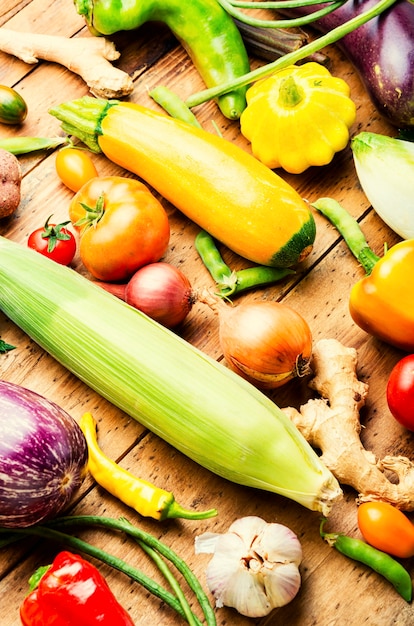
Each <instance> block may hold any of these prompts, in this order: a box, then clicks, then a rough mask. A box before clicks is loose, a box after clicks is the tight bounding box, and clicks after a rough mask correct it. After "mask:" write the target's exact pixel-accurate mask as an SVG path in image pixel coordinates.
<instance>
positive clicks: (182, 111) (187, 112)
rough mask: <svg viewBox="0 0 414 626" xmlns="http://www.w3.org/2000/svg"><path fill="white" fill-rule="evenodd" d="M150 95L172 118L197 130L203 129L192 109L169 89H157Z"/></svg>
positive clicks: (160, 87)
mask: <svg viewBox="0 0 414 626" xmlns="http://www.w3.org/2000/svg"><path fill="white" fill-rule="evenodd" d="M149 95H150V96H151V98H152V99H153V100H154V101H155V102H156V103H157V104H159V105H160V106H161V107H162V108H163V109H164V110H165V111H166V112H167V113H169V114H170V115H171V117H174V118H176V119H177V120H181V121H182V122H187V124H191V125H192V126H196V127H197V128H201V124H200V123H199V121H198V120H197V118H196V116H195V115H194V113H193V112H192V111H191V109H189V108H188V106H187V105H186V104H185V102H184V101H183V100H181V98H179V97H178V96H177V95H176V94H175V93H173V92H172V91H171V90H170V89H168V88H167V87H162V86H159V87H156V88H155V89H153V90H152V91H150V92H149Z"/></svg>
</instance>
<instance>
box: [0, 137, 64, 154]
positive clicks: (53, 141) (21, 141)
mask: <svg viewBox="0 0 414 626" xmlns="http://www.w3.org/2000/svg"><path fill="white" fill-rule="evenodd" d="M68 143H70V139H69V138H68V137H53V138H50V137H12V138H11V139H1V140H0V148H2V149H3V150H7V152H11V153H12V154H29V153H30V152H36V151H37V150H49V149H50V148H57V147H58V146H62V145H64V144H68Z"/></svg>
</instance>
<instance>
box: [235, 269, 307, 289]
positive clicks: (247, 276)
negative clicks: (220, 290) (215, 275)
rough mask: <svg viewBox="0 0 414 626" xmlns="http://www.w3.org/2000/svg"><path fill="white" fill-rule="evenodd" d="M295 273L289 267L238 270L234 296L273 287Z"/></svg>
mask: <svg viewBox="0 0 414 626" xmlns="http://www.w3.org/2000/svg"><path fill="white" fill-rule="evenodd" d="M295 273H296V272H295V271H294V270H291V269H289V268H287V267H268V266H267V265H257V266H256V267H248V268H246V269H243V270H238V271H237V272H236V278H237V281H236V287H235V289H234V292H233V295H234V294H238V293H241V292H242V291H247V290H248V289H254V288H257V287H265V286H266V285H273V284H274V283H277V282H279V280H282V278H285V277H286V276H291V275H292V274H295ZM223 295H225V294H223Z"/></svg>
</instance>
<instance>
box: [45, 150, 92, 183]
mask: <svg viewBox="0 0 414 626" xmlns="http://www.w3.org/2000/svg"><path fill="white" fill-rule="evenodd" d="M55 167H56V173H57V175H58V176H59V178H60V180H61V181H62V183H63V184H64V185H66V187H68V188H69V189H71V190H72V191H75V192H77V191H79V189H80V188H81V187H82V186H83V185H84V184H85V183H87V182H88V181H89V180H91V178H95V177H96V176H98V171H97V169H96V167H95V164H94V162H93V161H92V159H91V157H90V156H89V154H88V152H86V151H85V150H80V149H77V148H63V149H62V150H59V152H58V153H57V155H56V161H55Z"/></svg>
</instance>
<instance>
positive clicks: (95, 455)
mask: <svg viewBox="0 0 414 626" xmlns="http://www.w3.org/2000/svg"><path fill="white" fill-rule="evenodd" d="M79 425H80V427H81V429H82V432H83V434H84V435H85V439H86V442H87V444H88V453H89V459H88V470H89V472H90V473H91V475H92V476H93V478H94V479H95V480H96V482H97V483H98V485H100V486H101V487H103V488H104V489H106V491H108V492H109V493H110V494H112V495H113V496H115V497H116V498H118V500H120V501H121V502H123V503H124V504H126V505H127V506H130V507H131V508H133V509H135V511H137V513H139V514H140V515H142V516H143V517H152V518H153V519H156V520H159V521H161V520H165V519H173V518H178V517H181V518H184V519H207V518H209V517H213V516H215V515H217V510H216V509H210V510H208V511H204V512H197V511H189V510H186V509H184V508H182V507H181V506H180V505H179V504H178V503H177V502H176V500H175V498H174V495H173V494H172V493H171V492H169V491H165V490H164V489H160V488H159V487H156V486H155V485H152V484H151V483H150V482H148V481H146V480H143V479H142V478H138V477H136V476H134V475H133V474H131V473H130V472H128V471H127V470H124V469H123V468H121V467H120V466H119V465H118V464H117V463H115V462H114V461H112V460H111V459H109V458H108V457H107V456H106V455H105V454H104V453H103V451H102V450H101V449H100V448H99V446H98V441H97V434H96V427H97V425H96V421H95V419H94V418H93V416H92V415H91V413H85V414H84V415H83V416H82V417H81V419H80V422H79Z"/></svg>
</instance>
